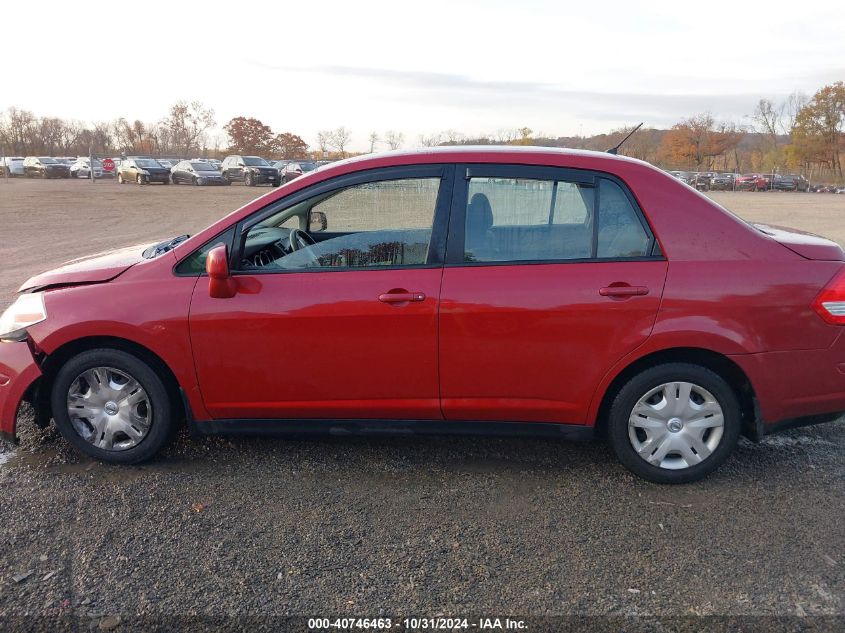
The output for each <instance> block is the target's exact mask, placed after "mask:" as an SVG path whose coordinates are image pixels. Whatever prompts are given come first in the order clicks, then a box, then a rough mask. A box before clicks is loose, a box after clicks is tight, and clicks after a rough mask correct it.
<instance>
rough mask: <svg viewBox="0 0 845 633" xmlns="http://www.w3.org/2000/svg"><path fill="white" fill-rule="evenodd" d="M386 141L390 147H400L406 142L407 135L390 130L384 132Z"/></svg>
mask: <svg viewBox="0 0 845 633" xmlns="http://www.w3.org/2000/svg"><path fill="white" fill-rule="evenodd" d="M384 142H385V143H387V146H388V147H389V148H390V149H399V148H400V147H402V143H404V142H405V135H404V134H402V132H397V131H396V130H388V131H387V132H385V133H384Z"/></svg>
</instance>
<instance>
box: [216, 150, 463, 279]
mask: <svg viewBox="0 0 845 633" xmlns="http://www.w3.org/2000/svg"><path fill="white" fill-rule="evenodd" d="M454 173H455V172H454V167H453V165H451V164H448V163H431V164H426V165H408V166H398V167H384V168H377V169H368V170H364V171H359V172H353V173H351V174H344V175H342V176H337V177H335V178H332V179H329V180H325V181H323V182H319V183H317V184H315V185H312V186H310V187H307V188H305V189H303V190H300V191H297V192H295V193H293V194H291V195H290V196H286V197H284V198H281V199H279V200H275V201H274V202H272V203H270V204H268V205H267V206H266V207H263V208H262V209H259V210H257V211H256V212H254V213H253V214H252V215H250V216H249V217H248V218H245V219H244V220H241V221H240V222H238V224H237V225H236V227H235V240H234V242H233V245H232V248H231V249H230V253H229V267H230V269H231V270H232V274H289V273H296V272H313V271H307V270H301V269H292V270H290V271H285V270H272V271H241V270H239V269H238V264H239V262H240V261H241V257H240V254H241V251H242V250H243V246H244V243H245V241H246V237H247V233H248V232H249V230H250V229H251V228H252V227H253V226H255V225H256V224H258V223H260V222H261V221H263V220H265V219H266V218H268V217H270V216H272V215H274V214H276V213H278V212H279V211H283V210H284V209H287V208H289V207H292V206H294V205H296V204H299V203H300V202H303V201H305V200H308V199H309V198H313V197H315V196H319V195H322V194H324V193H330V192H332V191H336V190H341V189H347V188H349V187H353V186H356V185H362V184H366V183H371V182H381V181H385V180H401V179H407V178H439V179H440V187H439V191H438V194H437V202H436V206H435V209H434V218H433V222H432V233H431V239H430V243H429V249H428V258H427V260H426V263H425V264H421V265H417V266H397V267H396V268H414V267H416V268H419V267H420V266H426V267H428V266H442V265H443V262H444V255H445V252H444V251H445V245H446V239H447V238H446V231H447V230H448V224H449V212H450V206H451V205H450V199H451V197H452V196H451V194H452V188H453V183H454V180H455V177H454ZM383 269H384V267H375V266H374V267H372V268H353V269H315V270H319V271H321V272H346V271H348V270H356V271H360V270H383Z"/></svg>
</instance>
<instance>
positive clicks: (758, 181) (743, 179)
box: [736, 174, 771, 191]
mask: <svg viewBox="0 0 845 633" xmlns="http://www.w3.org/2000/svg"><path fill="white" fill-rule="evenodd" d="M770 180H771V176H768V177H767V176H763V175H762V174H744V175H742V176H738V177H737V179H736V190H737V191H768V190H769V189H770V188H771V182H770Z"/></svg>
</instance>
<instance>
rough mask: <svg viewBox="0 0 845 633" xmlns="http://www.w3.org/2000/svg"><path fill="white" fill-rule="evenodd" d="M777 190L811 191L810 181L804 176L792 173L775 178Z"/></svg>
mask: <svg viewBox="0 0 845 633" xmlns="http://www.w3.org/2000/svg"><path fill="white" fill-rule="evenodd" d="M774 188H775V190H776V191H809V190H810V183H809V182H807V179H806V178H804V176H801V175H800V174H799V175H796V174H791V175H787V176H778V177H777V178H775V187H774Z"/></svg>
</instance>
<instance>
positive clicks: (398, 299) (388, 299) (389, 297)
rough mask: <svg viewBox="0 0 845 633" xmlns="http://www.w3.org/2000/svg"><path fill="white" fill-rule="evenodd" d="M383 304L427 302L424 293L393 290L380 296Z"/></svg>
mask: <svg viewBox="0 0 845 633" xmlns="http://www.w3.org/2000/svg"><path fill="white" fill-rule="evenodd" d="M378 300H379V301H381V302H382V303H408V302H409V301H425V294H423V293H422V292H408V291H407V290H391V291H390V292H385V293H384V294H380V295H379V296H378Z"/></svg>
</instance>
